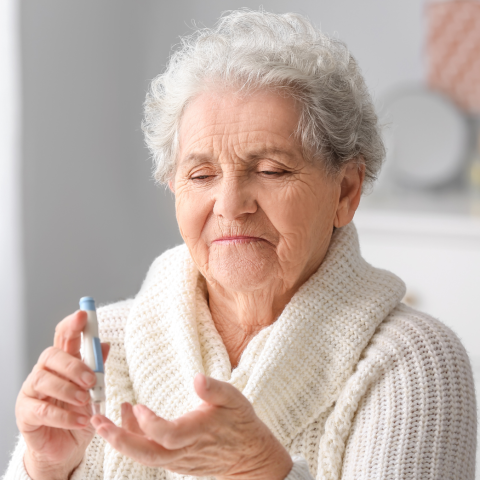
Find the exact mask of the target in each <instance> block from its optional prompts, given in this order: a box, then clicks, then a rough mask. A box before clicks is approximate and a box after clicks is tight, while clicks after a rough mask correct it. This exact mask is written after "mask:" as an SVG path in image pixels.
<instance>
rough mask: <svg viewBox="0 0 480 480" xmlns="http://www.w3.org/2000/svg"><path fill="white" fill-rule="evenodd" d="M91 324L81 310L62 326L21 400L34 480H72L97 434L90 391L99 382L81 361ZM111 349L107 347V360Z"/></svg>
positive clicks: (18, 408)
mask: <svg viewBox="0 0 480 480" xmlns="http://www.w3.org/2000/svg"><path fill="white" fill-rule="evenodd" d="M86 323H87V314H86V312H84V311H81V310H79V311H77V312H75V313H73V314H72V315H69V316H68V317H66V318H65V319H63V320H62V321H61V322H60V323H59V324H58V325H57V327H56V329H55V338H54V342H53V347H49V348H47V349H46V350H44V351H43V352H42V354H41V355H40V358H39V359H38V362H37V364H36V365H35V366H34V367H33V370H32V372H31V373H30V375H29V376H28V377H27V379H26V380H25V382H24V384H23V386H22V389H21V390H20V393H19V395H18V397H17V403H16V408H15V412H16V418H17V425H18V428H19V430H20V432H21V434H22V435H23V438H24V439H25V442H26V444H27V451H26V453H25V457H24V463H25V469H26V470H27V473H28V474H29V476H30V477H31V478H32V479H34V480H43V479H48V480H67V479H68V478H69V476H70V474H71V473H72V472H73V470H74V469H75V468H76V467H77V466H78V465H79V464H80V462H81V460H82V458H83V455H84V453H85V450H86V448H87V446H88V444H89V443H90V441H91V440H92V438H93V435H94V433H95V429H94V428H93V426H92V425H91V424H90V417H91V410H90V394H89V391H88V389H89V388H90V387H92V386H93V385H94V384H95V381H96V378H95V374H94V373H93V371H92V370H91V369H90V368H89V367H88V366H87V365H85V363H83V361H82V360H81V357H80V346H81V333H82V331H83V329H84V327H85V325H86ZM108 350H109V345H108V344H102V351H103V358H104V359H106V358H107V355H108Z"/></svg>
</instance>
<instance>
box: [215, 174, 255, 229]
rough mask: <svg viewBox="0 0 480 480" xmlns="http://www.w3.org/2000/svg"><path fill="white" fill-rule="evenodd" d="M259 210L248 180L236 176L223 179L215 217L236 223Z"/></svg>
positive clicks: (219, 189)
mask: <svg viewBox="0 0 480 480" xmlns="http://www.w3.org/2000/svg"><path fill="white" fill-rule="evenodd" d="M257 208H258V205H257V201H256V199H255V195H254V193H253V191H252V188H251V187H250V185H249V182H248V181H247V180H245V179H241V178H238V177H236V176H232V177H230V178H225V177H224V178H223V179H222V181H221V183H220V185H219V188H218V191H217V193H216V195H215V204H214V207H213V213H214V214H215V215H218V216H220V217H223V218H224V219H225V220H228V221H234V220H239V219H240V218H242V217H243V216H246V215H248V214H251V213H255V212H256V211H257Z"/></svg>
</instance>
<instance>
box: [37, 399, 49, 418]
mask: <svg viewBox="0 0 480 480" xmlns="http://www.w3.org/2000/svg"><path fill="white" fill-rule="evenodd" d="M51 407H52V406H51V405H50V404H49V403H47V402H41V403H39V404H38V405H36V406H35V415H36V416H37V417H39V418H46V417H48V416H49V415H50V413H51V411H52V408H51Z"/></svg>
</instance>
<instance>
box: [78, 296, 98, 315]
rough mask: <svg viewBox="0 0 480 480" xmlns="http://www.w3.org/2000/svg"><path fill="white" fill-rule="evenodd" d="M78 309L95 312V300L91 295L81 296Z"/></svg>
mask: <svg viewBox="0 0 480 480" xmlns="http://www.w3.org/2000/svg"><path fill="white" fill-rule="evenodd" d="M80 310H90V311H91V312H95V311H96V309H95V300H94V299H93V298H92V297H82V298H81V299H80Z"/></svg>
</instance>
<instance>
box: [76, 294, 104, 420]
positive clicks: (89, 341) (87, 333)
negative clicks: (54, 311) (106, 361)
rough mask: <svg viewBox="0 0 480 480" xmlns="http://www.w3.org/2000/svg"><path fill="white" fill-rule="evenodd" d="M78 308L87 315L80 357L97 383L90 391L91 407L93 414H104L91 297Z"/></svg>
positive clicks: (95, 326)
mask: <svg viewBox="0 0 480 480" xmlns="http://www.w3.org/2000/svg"><path fill="white" fill-rule="evenodd" d="M80 308H81V309H82V310H84V311H86V313H87V324H86V326H85V329H84V330H83V338H82V357H83V361H84V362H85V364H86V365H88V366H89V367H90V368H91V369H92V370H93V371H94V373H95V376H96V377H97V382H96V384H95V386H94V387H92V388H91V389H90V397H91V399H92V407H93V410H94V413H95V414H96V413H101V414H102V415H104V414H105V400H106V397H105V378H104V369H103V355H102V347H101V344H100V337H99V335H98V321H97V312H96V310H95V303H94V301H93V299H92V298H91V297H84V298H82V299H81V300H80Z"/></svg>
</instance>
